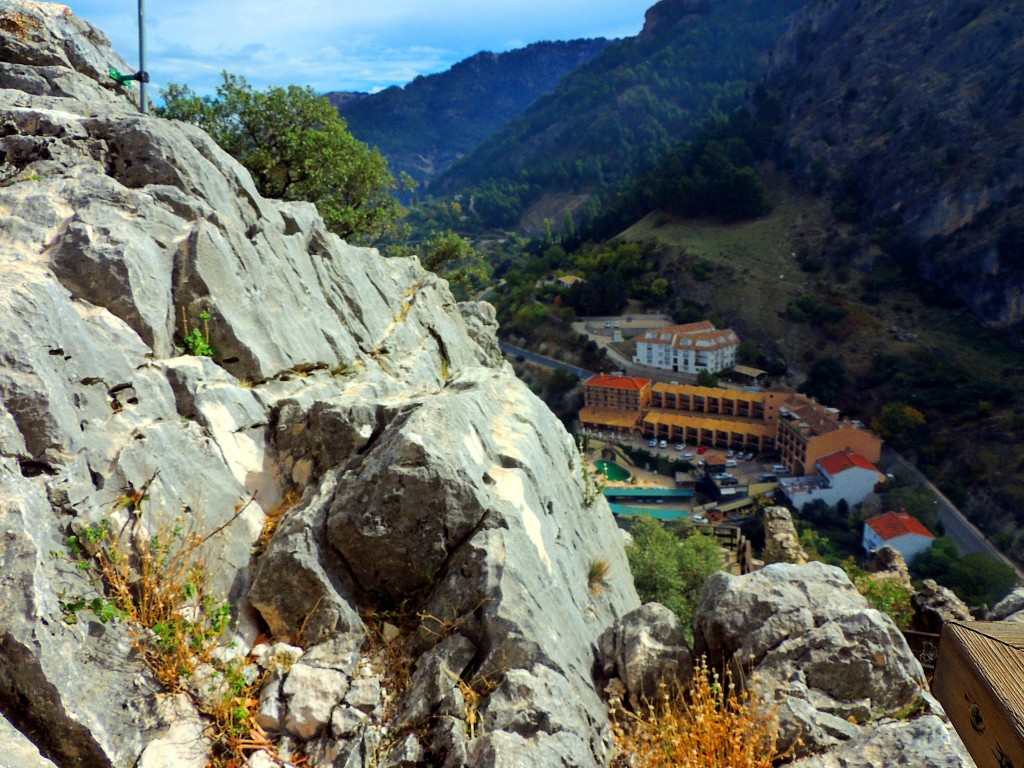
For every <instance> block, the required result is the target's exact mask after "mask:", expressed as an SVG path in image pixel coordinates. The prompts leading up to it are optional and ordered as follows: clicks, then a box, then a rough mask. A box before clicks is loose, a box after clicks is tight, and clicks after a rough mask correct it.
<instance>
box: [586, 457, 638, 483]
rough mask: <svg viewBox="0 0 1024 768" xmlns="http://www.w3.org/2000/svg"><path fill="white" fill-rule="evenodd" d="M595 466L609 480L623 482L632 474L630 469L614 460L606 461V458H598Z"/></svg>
mask: <svg viewBox="0 0 1024 768" xmlns="http://www.w3.org/2000/svg"><path fill="white" fill-rule="evenodd" d="M594 466H596V467H597V471H598V472H600V473H601V474H602V475H604V476H605V477H606V478H608V479H609V480H612V481H613V482H616V483H621V482H623V481H625V480H629V478H630V477H631V476H632V475H630V472H629V470H627V469H626V468H625V467H621V466H619V465H618V464H616V463H615V462H614V461H605V460H604V459H598V460H597V461H595V462H594Z"/></svg>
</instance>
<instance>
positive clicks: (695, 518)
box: [693, 515, 708, 523]
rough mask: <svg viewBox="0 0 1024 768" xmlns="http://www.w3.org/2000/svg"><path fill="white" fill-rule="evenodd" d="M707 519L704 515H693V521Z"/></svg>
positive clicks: (698, 521)
mask: <svg viewBox="0 0 1024 768" xmlns="http://www.w3.org/2000/svg"><path fill="white" fill-rule="evenodd" d="M707 521H708V519H707V518H706V517H704V515H694V516H693V522H695V523H706V522H707Z"/></svg>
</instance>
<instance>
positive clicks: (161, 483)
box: [0, 0, 638, 768]
mask: <svg viewBox="0 0 1024 768" xmlns="http://www.w3.org/2000/svg"><path fill="white" fill-rule="evenodd" d="M111 66H113V67H116V68H117V69H119V70H122V71H131V70H132V68H131V67H130V66H129V65H128V64H127V63H126V62H124V61H123V60H122V59H121V58H120V57H119V56H117V54H116V53H114V51H113V50H112V49H111V47H110V44H109V42H108V40H107V39H106V37H105V36H104V35H103V34H102V33H101V32H100V31H99V30H97V29H96V28H95V27H92V26H91V25H89V24H88V23H86V22H84V21H83V20H81V19H79V18H77V17H75V16H74V15H73V14H72V13H71V12H70V10H69V9H68V8H66V7H64V6H61V5H57V4H51V3H40V2H31V1H30V0H0V221H2V222H3V224H2V226H0V318H2V320H0V531H2V535H0V581H2V587H0V711H2V713H3V714H4V715H5V716H6V718H7V720H9V721H10V723H11V724H12V725H13V726H14V728H16V729H17V731H19V732H20V733H21V734H23V735H25V736H27V737H28V738H29V739H31V741H32V742H33V743H34V745H35V747H37V748H38V749H39V751H40V755H39V757H38V762H39V764H40V765H51V764H52V765H57V766H61V768H70V767H71V766H135V765H163V766H167V765H200V766H201V765H203V764H204V761H205V760H206V758H207V755H206V754H205V751H204V750H205V747H204V742H203V741H202V734H203V732H204V731H203V725H202V723H201V722H200V721H198V720H197V719H196V718H195V715H194V713H193V712H192V711H191V705H190V704H189V703H188V702H187V700H184V699H182V698H181V697H171V698H169V697H167V696H166V695H164V694H163V693H161V691H160V688H159V687H158V686H157V685H156V683H155V681H154V680H153V678H152V675H151V674H150V672H149V670H148V669H147V667H146V666H145V665H144V664H143V663H142V661H141V660H140V658H139V654H138V652H137V650H136V649H135V645H133V642H132V639H133V638H132V635H131V632H130V630H129V628H127V627H126V626H124V624H122V623H119V622H117V621H102V620H101V619H100V617H98V616H93V615H92V614H90V613H89V612H88V611H80V612H79V613H78V615H77V616H76V617H75V619H76V620H75V621H69V620H68V618H69V617H68V614H67V611H68V605H69V600H70V599H71V597H72V596H75V595H85V594H88V593H89V591H90V590H91V589H94V588H95V585H94V584H90V583H89V581H88V580H87V579H86V578H85V577H84V576H83V573H82V570H81V569H80V568H77V567H76V564H75V563H74V562H73V560H72V558H70V557H69V554H68V551H67V542H68V537H69V535H74V534H75V533H76V532H78V533H81V532H82V531H83V530H86V529H88V528H89V526H92V525H95V524H97V523H99V522H100V521H103V520H106V521H109V522H108V523H107V525H108V526H109V527H110V529H111V530H116V531H119V532H120V535H121V536H122V537H128V539H129V540H132V541H138V540H142V539H145V537H147V536H152V535H154V533H155V532H157V531H158V530H160V528H161V526H167V525H185V526H187V527H188V528H189V529H190V530H198V531H203V532H206V533H207V534H213V535H212V536H211V537H210V538H209V540H208V541H206V542H205V544H204V547H205V549H206V551H207V560H208V562H210V563H213V564H214V565H215V574H214V575H215V578H216V583H215V586H216V588H217V589H218V590H220V593H221V594H223V595H225V596H227V597H229V598H230V601H231V605H232V620H233V627H234V629H233V633H234V634H233V637H232V642H233V644H234V647H233V652H234V653H236V654H238V655H239V656H240V657H244V656H245V655H246V654H247V653H248V651H249V650H250V649H252V647H253V645H254V644H255V643H256V640H257V639H258V637H259V636H261V635H262V636H264V638H269V640H271V641H273V640H288V641H291V642H292V643H296V642H300V643H301V646H302V647H301V648H297V649H293V650H291V651H281V652H282V653H291V654H292V656H291V657H290V658H291V659H292V662H291V663H290V667H288V668H285V667H281V668H279V670H278V672H276V673H275V675H274V676H272V677H271V678H270V680H269V681H268V683H267V685H265V686H264V688H263V691H262V693H261V702H262V703H261V709H260V722H261V723H263V724H264V727H265V729H266V730H267V732H268V733H272V734H276V735H277V737H278V738H279V739H281V740H283V742H286V743H287V744H290V745H291V746H292V747H293V748H294V749H295V750H298V751H302V752H304V753H305V754H308V755H309V756H310V757H311V762H312V764H317V765H332V764H333V765H346V766H356V765H364V764H366V765H369V764H373V765H415V764H424V765H426V764H430V765H461V764H469V765H516V766H525V765H574V766H588V765H601V764H604V763H606V762H607V760H608V756H609V748H610V747H609V745H610V732H609V729H608V726H607V718H606V710H605V705H604V703H603V702H602V701H601V699H600V698H599V695H598V693H597V691H596V685H595V683H594V680H593V673H592V669H593V668H594V665H595V652H596V651H595V649H596V643H597V639H598V637H599V635H601V633H602V632H603V631H604V630H606V629H607V628H608V627H609V626H611V624H612V623H613V622H614V621H615V620H616V618H618V617H619V616H621V615H622V614H624V613H626V612H628V611H630V610H632V609H634V608H636V607H637V606H638V600H637V597H636V593H635V591H634V588H633V585H632V580H631V578H630V576H629V571H628V565H627V563H626V560H625V557H624V555H623V551H622V544H621V540H620V538H619V534H618V531H617V530H616V528H615V525H614V523H613V520H612V517H611V515H610V513H609V511H608V508H607V506H606V505H605V503H604V501H603V500H601V499H597V500H594V499H590V495H589V494H588V493H587V491H586V489H585V480H584V477H583V473H582V471H581V465H580V457H579V455H578V453H577V451H576V449H575V446H574V445H573V443H572V440H571V438H570V437H569V435H567V434H566V432H565V431H564V430H563V429H562V427H561V426H560V425H559V423H558V422H557V420H556V419H555V418H554V417H553V416H552V415H551V413H550V412H549V411H548V410H547V408H546V407H545V406H544V405H543V404H542V403H541V402H540V401H539V400H537V398H535V397H534V396H533V395H532V394H530V392H529V391H528V390H527V389H526V388H525V387H524V386H523V385H522V384H521V383H520V382H519V381H518V380H517V379H516V378H515V377H514V375H513V374H512V372H511V370H510V369H509V367H508V366H507V365H506V364H505V363H504V362H503V360H502V358H501V356H500V353H499V351H498V347H497V343H496V338H495V328H496V324H495V320H494V313H493V310H492V308H491V307H490V306H489V305H486V304H457V303H456V302H455V301H454V300H453V299H452V296H451V294H450V292H449V291H448V287H447V285H446V283H445V282H444V281H443V280H440V279H438V278H437V277H436V276H435V275H433V274H432V273H430V272H426V271H424V270H423V269H422V268H421V267H420V265H419V263H418V261H417V260H416V259H383V258H381V257H380V255H379V254H378V253H377V252H376V251H374V250H372V249H364V248H356V247H353V246H350V245H348V244H346V243H345V242H343V241H341V240H340V239H338V238H337V237H335V236H334V235H332V234H330V233H329V232H327V231H326V229H325V228H324V225H323V223H322V221H321V220H320V219H319V217H318V216H317V214H316V211H315V209H314V208H313V207H312V206H311V205H306V204H300V203H281V202H277V201H270V200H265V199H263V198H262V197H260V196H259V194H257V192H256V190H255V188H254V186H253V183H252V180H251V179H250V178H249V176H248V174H247V173H246V172H245V171H244V170H243V169H242V168H241V167H240V166H239V165H238V164H236V163H235V162H234V161H233V160H232V159H231V158H230V157H229V156H227V155H226V154H225V153H224V152H222V151H221V150H220V149H219V148H218V147H217V146H216V144H214V143H213V141H212V140H210V138H209V137H208V136H206V135H205V134H204V133H203V132H201V131H199V130H197V129H195V128H193V127H191V126H188V125H184V124H180V123H175V122H171V121H166V120H162V119H159V118H155V117H146V116H142V115H140V114H138V112H137V111H136V109H135V107H134V104H133V103H132V100H131V94H130V93H129V92H128V91H126V90H125V89H123V88H122V87H121V86H118V85H116V84H115V83H113V82H111V81H109V78H108V76H107V70H108V68H109V67H111ZM205 315H208V316H209V319H208V320H207V321H206V322H207V323H208V328H209V335H210V337H211V342H212V345H213V346H214V348H215V349H216V352H217V354H216V356H215V357H214V358H213V359H212V360H211V359H209V358H199V357H191V356H186V355H183V354H182V352H183V350H182V339H183V336H184V335H185V334H186V333H187V331H188V330H190V329H191V328H193V327H195V326H197V325H199V324H200V323H201V322H202V321H201V320H200V317H201V316H205ZM253 494H255V498H253ZM133 498H134V499H136V500H138V502H139V503H137V504H132V503H130V501H131V499H133ZM143 498H145V502H144V504H143V503H142V502H141V500H142V499H143ZM126 499H128V500H129V503H126V502H125V500H126ZM248 499H252V501H251V503H249V504H248V505H247V506H246V504H245V502H246V500H248ZM588 500H589V501H590V502H591V503H590V504H588ZM239 510H240V511H239ZM285 510H286V511H285ZM268 518H271V519H275V520H279V521H280V523H279V526H278V529H277V532H276V534H275V535H274V536H273V537H272V538H271V539H270V540H269V543H266V542H265V541H264V542H263V543H261V544H260V547H259V550H260V553H259V555H258V556H257V554H256V551H257V550H256V549H255V548H254V545H255V544H257V542H258V540H259V539H260V536H261V532H264V531H265V529H266V522H267V520H268ZM594 563H602V565H601V566H600V570H602V572H604V571H606V572H607V578H606V579H602V581H604V582H605V583H602V584H599V585H595V584H594V583H593V580H590V581H589V583H588V574H589V573H590V572H591V566H592V564H594ZM595 587H598V588H595ZM403 632H405V633H408V637H403V643H404V644H403V647H404V648H406V649H408V650H409V651H410V652H412V653H414V654H415V658H414V659H413V662H414V666H413V667H412V672H411V681H410V682H409V684H408V687H407V688H406V689H405V692H404V694H403V692H402V691H400V690H388V685H389V683H388V679H386V677H385V676H384V674H383V671H382V670H381V668H380V666H379V658H376V657H373V656H372V655H371V645H372V644H371V643H370V642H369V640H368V638H371V637H372V636H376V634H377V633H383V634H384V635H385V636H388V637H390V638H392V639H393V636H394V633H403ZM264 638H260V639H261V640H262V639H264ZM265 647H266V643H263V644H262V645H258V646H257V650H258V649H259V648H264V649H265ZM275 647H276V646H275ZM264 652H265V651H264ZM473 680H476V681H484V682H483V684H481V685H477V686H475V687H474V688H473V689H472V690H470V689H469V688H467V689H465V690H463V689H462V687H461V686H460V685H459V682H460V681H462V682H466V681H473ZM471 697H478V698H473V700H472V701H468V699H469V698H471ZM3 732H4V733H8V732H9V731H7V730H6V729H5V730H4V731H3ZM12 738H13V737H12ZM4 743H5V744H7V743H13V742H11V740H10V739H7V738H6V737H5V738H4ZM183 744H188V745H191V746H190V747H189V748H183V747H182V745H183ZM18 748H19V749H27V748H26V747H25V746H24V744H23V743H19V746H18ZM32 759H33V760H35V758H32ZM28 764H32V763H28Z"/></svg>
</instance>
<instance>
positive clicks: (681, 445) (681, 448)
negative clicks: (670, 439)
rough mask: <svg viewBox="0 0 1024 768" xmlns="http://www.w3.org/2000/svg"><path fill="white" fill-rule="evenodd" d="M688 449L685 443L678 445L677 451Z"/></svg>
mask: <svg viewBox="0 0 1024 768" xmlns="http://www.w3.org/2000/svg"><path fill="white" fill-rule="evenodd" d="M685 447H686V444H685V443H676V450H677V451H681V450H683V449H684V448H685Z"/></svg>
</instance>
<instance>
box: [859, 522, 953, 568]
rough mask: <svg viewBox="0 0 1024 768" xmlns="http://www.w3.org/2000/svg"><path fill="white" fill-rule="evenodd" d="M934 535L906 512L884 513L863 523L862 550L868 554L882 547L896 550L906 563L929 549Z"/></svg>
mask: <svg viewBox="0 0 1024 768" xmlns="http://www.w3.org/2000/svg"><path fill="white" fill-rule="evenodd" d="M934 541H935V535H934V534H933V533H932V532H931V531H929V530H928V529H927V528H925V527H924V525H922V524H921V521H920V520H918V519H917V518H916V517H914V516H913V515H910V514H907V513H906V512H886V513H885V514H884V515H875V516H874V517H869V518H868V519H867V520H865V521H864V540H863V544H864V550H865V551H866V552H868V553H869V554H870V553H872V552H874V551H875V550H876V549H880V548H882V547H884V546H889V547H892V548H893V549H895V550H897V551H898V552H899V553H900V554H901V555H903V559H904V560H906V561H907V562H908V563H909V562H910V561H911V560H913V559H914V558H915V557H917V555H919V554H921V553H922V552H924V551H925V550H926V549H928V548H929V547H931V545H932V542H934Z"/></svg>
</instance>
